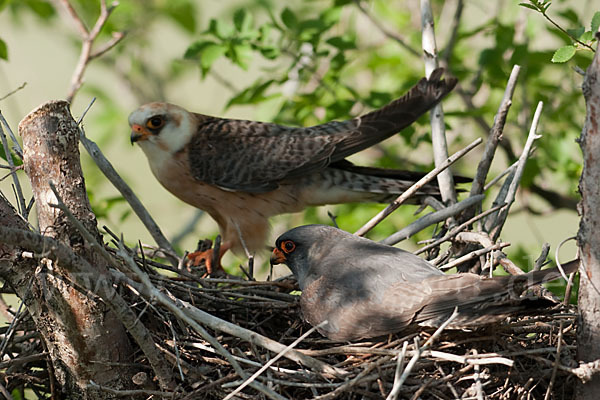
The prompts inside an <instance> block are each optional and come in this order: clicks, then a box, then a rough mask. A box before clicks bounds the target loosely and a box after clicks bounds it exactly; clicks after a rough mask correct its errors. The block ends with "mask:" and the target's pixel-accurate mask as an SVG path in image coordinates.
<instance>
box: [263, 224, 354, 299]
mask: <svg viewBox="0 0 600 400" xmlns="http://www.w3.org/2000/svg"><path fill="white" fill-rule="evenodd" d="M345 235H350V234H349V233H346V232H344V231H341V230H339V229H336V228H334V227H331V226H327V225H304V226H299V227H296V228H294V229H290V230H289V231H287V232H286V233H284V234H283V235H281V236H279V238H277V241H276V242H275V249H273V253H271V265H275V264H286V265H287V266H288V267H289V268H290V269H291V270H292V273H293V274H294V275H295V276H296V279H297V280H298V285H299V286H300V288H301V289H302V288H303V287H304V282H305V279H306V277H307V276H308V274H309V270H310V269H311V267H312V266H313V265H317V264H319V261H322V260H323V259H324V258H325V257H326V256H327V254H329V252H330V251H331V250H332V247H333V246H334V245H335V244H337V243H339V241H340V240H343V239H342V236H345Z"/></svg>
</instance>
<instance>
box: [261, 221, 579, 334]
mask: <svg viewBox="0 0 600 400" xmlns="http://www.w3.org/2000/svg"><path fill="white" fill-rule="evenodd" d="M280 263H285V264H287V266H288V267H289V268H290V269H291V270H292V273H293V274H294V275H295V277H296V279H297V280H298V286H300V289H301V290H302V295H301V297H300V307H301V309H302V314H303V315H304V319H306V321H307V322H309V323H310V324H311V325H314V326H318V325H320V324H321V323H323V322H325V321H327V323H326V324H324V325H323V326H322V327H320V328H318V331H319V332H320V333H321V334H323V335H325V336H327V337H329V338H330V339H333V340H341V341H346V340H356V339H362V338H371V337H377V336H382V335H387V334H390V333H395V332H399V331H403V330H411V329H415V328H417V327H419V326H439V325H440V324H442V323H443V322H445V321H446V320H447V319H448V318H449V317H450V315H452V313H453V311H454V308H455V307H456V308H457V309H458V315H457V316H456V318H455V319H454V320H453V321H452V322H451V324H450V325H449V326H450V327H452V328H469V327H478V326H482V325H486V324H490V323H495V322H499V321H501V320H503V319H504V318H506V317H507V316H509V315H512V314H515V313H520V312H524V311H527V310H532V309H533V310H535V309H539V308H540V307H547V306H549V305H553V304H554V303H553V302H552V301H551V300H548V299H545V298H536V297H531V296H523V295H522V294H523V293H524V292H525V290H526V289H527V288H529V287H531V286H534V285H538V284H540V283H543V282H547V281H551V280H554V279H557V278H559V277H560V276H561V273H560V271H559V270H558V268H550V269H545V270H540V271H533V272H530V273H527V274H522V275H514V276H496V277H492V278H488V277H485V276H481V275H476V274H471V273H464V274H463V273H458V274H452V275H446V274H444V273H443V272H441V271H440V270H439V269H437V268H435V267H434V266H433V265H431V264H430V263H428V262H427V261H425V260H423V259H422V258H419V257H417V256H416V255H414V254H412V253H409V252H406V251H404V250H401V249H398V248H396V247H392V246H387V245H384V244H380V243H376V242H373V241H371V240H368V239H365V238H361V237H358V236H356V235H352V234H350V233H347V232H344V231H342V230H340V229H337V228H333V227H331V226H325V225H306V226H299V227H297V228H294V229H291V230H289V231H288V232H286V233H284V234H283V235H281V236H280V237H279V238H278V239H277V242H276V247H275V249H274V250H273V253H272V255H271V264H272V265H273V264H280ZM578 265H579V261H578V260H575V261H572V262H569V263H567V264H564V265H563V268H564V271H565V273H567V274H568V273H571V272H575V271H577V268H578Z"/></svg>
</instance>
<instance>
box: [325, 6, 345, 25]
mask: <svg viewBox="0 0 600 400" xmlns="http://www.w3.org/2000/svg"><path fill="white" fill-rule="evenodd" d="M341 16H342V7H332V8H328V9H326V10H325V11H323V12H322V13H321V15H320V16H319V19H320V20H321V21H323V23H324V24H325V25H327V26H332V25H334V24H336V23H338V22H339V20H340V17H341Z"/></svg>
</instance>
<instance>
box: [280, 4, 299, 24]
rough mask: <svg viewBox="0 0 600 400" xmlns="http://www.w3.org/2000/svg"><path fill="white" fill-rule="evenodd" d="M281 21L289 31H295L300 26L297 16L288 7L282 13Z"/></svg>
mask: <svg viewBox="0 0 600 400" xmlns="http://www.w3.org/2000/svg"><path fill="white" fill-rule="evenodd" d="M281 21H282V22H283V24H284V25H285V26H287V27H288V28H289V29H294V28H296V26H298V18H296V14H294V12H293V11H292V10H290V9H289V8H287V7H286V8H284V9H283V11H282V12H281Z"/></svg>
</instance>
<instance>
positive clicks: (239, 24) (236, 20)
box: [233, 8, 252, 33]
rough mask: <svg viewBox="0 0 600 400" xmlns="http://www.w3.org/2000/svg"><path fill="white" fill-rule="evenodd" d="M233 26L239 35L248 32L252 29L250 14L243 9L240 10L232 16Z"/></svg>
mask: <svg viewBox="0 0 600 400" xmlns="http://www.w3.org/2000/svg"><path fill="white" fill-rule="evenodd" d="M233 24H234V25H235V29H237V31H238V32H240V33H244V32H247V31H249V30H250V28H252V14H250V13H248V12H247V11H246V9H245V8H240V9H239V10H237V11H236V12H235V14H233Z"/></svg>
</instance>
